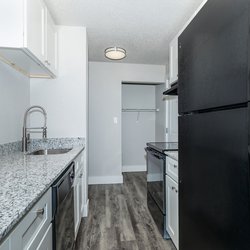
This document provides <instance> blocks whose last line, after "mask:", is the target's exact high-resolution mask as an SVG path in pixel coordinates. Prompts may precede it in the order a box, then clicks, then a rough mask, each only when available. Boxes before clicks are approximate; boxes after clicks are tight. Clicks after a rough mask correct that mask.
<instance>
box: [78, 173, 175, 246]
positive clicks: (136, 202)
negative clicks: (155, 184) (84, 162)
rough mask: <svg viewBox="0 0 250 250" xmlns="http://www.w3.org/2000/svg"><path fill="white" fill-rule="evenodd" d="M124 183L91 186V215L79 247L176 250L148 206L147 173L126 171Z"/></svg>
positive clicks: (81, 233)
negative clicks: (158, 226) (164, 236)
mask: <svg viewBox="0 0 250 250" xmlns="http://www.w3.org/2000/svg"><path fill="white" fill-rule="evenodd" d="M123 176H124V184H114V185H91V186H90V187H89V201H90V203H89V215H88V217H87V218H84V219H83V220H82V222H81V225H80V228H79V233H78V236H77V240H76V246H75V249H76V250H176V248H175V247H174V245H173V243H172V241H171V240H164V239H163V238H162V236H161V234H160V233H159V231H158V229H157V226H156V224H155V222H154V220H153V218H152V217H151V214H150V212H149V211H148V208H147V196H146V195H147V190H146V174H145V173H142V172H140V173H124V175H123Z"/></svg>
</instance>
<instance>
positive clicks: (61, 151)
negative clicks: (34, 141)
mask: <svg viewBox="0 0 250 250" xmlns="http://www.w3.org/2000/svg"><path fill="white" fill-rule="evenodd" d="M70 150H72V148H58V149H40V150H36V151H34V152H31V153H28V155H59V154H66V153H68V152H69V151H70Z"/></svg>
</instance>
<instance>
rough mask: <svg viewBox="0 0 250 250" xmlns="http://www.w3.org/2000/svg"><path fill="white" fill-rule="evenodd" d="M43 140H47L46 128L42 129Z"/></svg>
mask: <svg viewBox="0 0 250 250" xmlns="http://www.w3.org/2000/svg"><path fill="white" fill-rule="evenodd" d="M43 138H47V127H44V128H43Z"/></svg>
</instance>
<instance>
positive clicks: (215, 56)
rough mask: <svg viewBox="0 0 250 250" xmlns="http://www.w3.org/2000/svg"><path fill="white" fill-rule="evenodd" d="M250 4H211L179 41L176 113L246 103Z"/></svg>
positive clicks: (223, 0)
mask: <svg viewBox="0 0 250 250" xmlns="http://www.w3.org/2000/svg"><path fill="white" fill-rule="evenodd" d="M249 3H250V2H249V1H248V0H237V4H236V1H235V0H219V1H218V0H210V1H208V2H207V3H206V4H205V6H204V7H203V8H202V9H201V11H200V12H199V13H198V14H197V16H196V17H195V18H194V20H193V21H192V22H191V23H190V25H189V26H188V27H187V28H186V29H185V31H184V32H183V33H182V34H181V35H180V37H179V52H178V53H179V73H178V74H179V89H178V91H179V113H188V112H191V111H197V110H202V109H210V108H216V107H221V106H227V105H233V104H238V103H244V102H246V101H247V82H248V58H249V52H248V47H249V23H248V22H249V20H248V19H249V18H248V16H249V8H248V6H249Z"/></svg>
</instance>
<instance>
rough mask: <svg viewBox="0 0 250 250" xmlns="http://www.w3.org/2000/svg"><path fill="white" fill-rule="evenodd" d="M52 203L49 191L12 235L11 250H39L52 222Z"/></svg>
mask: <svg viewBox="0 0 250 250" xmlns="http://www.w3.org/2000/svg"><path fill="white" fill-rule="evenodd" d="M51 203H52V197H51V189H49V190H48V191H47V193H45V194H44V195H43V196H42V198H41V199H40V200H39V201H38V202H37V203H36V204H35V205H34V207H33V208H32V209H31V211H30V212H29V213H28V214H27V215H26V216H25V217H24V218H23V220H22V221H21V222H20V223H19V225H18V226H17V227H16V229H15V230H14V232H13V233H12V234H11V249H13V250H14V249H25V250H33V249H37V247H38V245H39V243H40V242H41V239H42V238H43V237H44V235H45V234H46V231H47V229H48V227H49V225H50V223H51V220H52V206H51Z"/></svg>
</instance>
